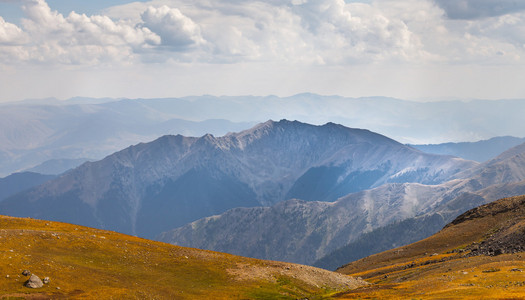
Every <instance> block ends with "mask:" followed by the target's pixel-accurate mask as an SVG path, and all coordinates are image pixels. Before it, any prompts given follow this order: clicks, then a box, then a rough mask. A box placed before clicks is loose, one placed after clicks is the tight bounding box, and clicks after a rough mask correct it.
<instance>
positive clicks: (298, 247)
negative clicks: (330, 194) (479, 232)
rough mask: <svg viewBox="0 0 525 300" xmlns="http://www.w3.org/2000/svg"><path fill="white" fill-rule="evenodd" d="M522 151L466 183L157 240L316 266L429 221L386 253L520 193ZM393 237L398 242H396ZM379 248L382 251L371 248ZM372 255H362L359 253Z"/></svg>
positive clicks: (369, 194) (263, 213)
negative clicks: (361, 240) (352, 245)
mask: <svg viewBox="0 0 525 300" xmlns="http://www.w3.org/2000/svg"><path fill="white" fill-rule="evenodd" d="M524 145H525V144H523V145H520V146H517V147H515V148H513V149H511V150H509V151H507V152H505V153H503V154H501V155H500V156H498V157H497V158H495V159H493V160H491V161H489V162H487V163H484V164H483V165H480V166H476V167H474V168H473V170H474V171H466V172H465V173H462V174H461V175H462V176H464V175H465V174H470V176H471V177H468V178H462V179H455V180H451V181H448V182H445V183H442V184H437V185H424V184H419V183H403V184H392V183H388V184H385V185H382V186H380V187H377V188H375V189H371V190H366V191H362V192H359V193H354V194H350V195H348V196H345V197H343V198H341V199H339V200H337V201H336V202H334V203H318V202H304V201H299V200H290V201H286V202H283V203H280V204H278V205H275V206H273V207H270V208H250V209H248V208H246V209H234V210H230V211H227V212H226V213H224V214H222V215H220V216H213V217H209V218H205V219H201V220H198V221H196V222H193V223H191V224H188V225H186V226H184V227H181V228H177V229H175V230H173V231H170V232H168V233H165V234H163V235H161V236H160V237H159V238H160V240H162V241H167V242H172V243H175V244H178V245H184V246H189V247H197V248H202V249H210V250H218V251H225V252H229V253H235V254H239V255H241V254H242V255H247V256H253V257H257V258H265V259H277V260H285V261H293V262H301V263H310V264H311V263H313V262H314V261H315V260H317V259H319V258H321V257H323V256H325V255H327V254H329V253H330V252H332V251H335V250H336V249H338V248H340V247H342V246H344V245H346V244H348V243H349V242H352V241H354V240H356V239H357V238H358V237H359V236H360V235H361V234H363V233H366V232H370V231H372V230H374V229H377V228H381V227H385V226H389V225H390V224H394V223H396V222H400V221H402V220H406V219H409V218H413V217H417V216H425V219H424V220H423V222H421V221H420V220H419V221H417V222H415V224H417V226H416V227H414V228H409V227H406V226H405V225H404V224H401V225H400V227H396V229H395V230H390V231H389V233H390V235H384V236H383V238H385V239H386V241H382V240H381V239H376V240H375V243H376V244H378V245H381V247H392V246H396V243H398V244H397V245H399V244H402V243H403V242H402V241H407V240H406V239H405V238H406V236H404V234H406V233H407V231H404V230H406V229H407V230H409V232H412V234H411V236H412V237H414V238H415V239H419V238H423V237H424V236H425V235H426V236H428V234H431V233H432V232H429V231H428V228H434V229H436V230H437V229H438V228H439V227H440V226H442V225H444V224H446V223H445V222H447V221H448V220H450V219H451V218H454V217H455V216H457V215H459V214H461V213H462V212H464V211H465V210H467V209H470V208H472V207H475V206H478V205H480V204H483V203H486V202H489V201H493V200H496V199H498V198H501V197H506V196H512V195H518V194H523V193H524V191H523V188H522V186H521V185H518V186H516V184H519V182H520V181H523V180H525V172H524V171H523V170H525V149H523V148H524ZM521 151H523V152H521ZM511 186H513V188H510V187H511ZM436 217H437V219H436ZM413 231H416V232H418V233H417V234H414V233H413ZM396 236H397V237H400V238H399V241H398V240H397V239H396ZM376 237H377V236H376ZM392 240H394V241H395V242H394V243H392ZM410 241H413V240H408V242H410ZM387 249H388V248H387ZM381 250H384V248H378V249H375V250H374V249H373V248H371V249H369V251H381ZM371 253H373V252H366V251H364V252H363V253H361V255H363V256H366V255H369V254H371Z"/></svg>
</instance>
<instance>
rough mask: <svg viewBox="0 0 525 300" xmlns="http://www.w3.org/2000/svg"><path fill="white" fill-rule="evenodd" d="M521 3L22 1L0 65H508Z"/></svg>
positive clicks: (524, 19)
mask: <svg viewBox="0 0 525 300" xmlns="http://www.w3.org/2000/svg"><path fill="white" fill-rule="evenodd" d="M0 1H1V0H0ZM494 3H498V5H499V6H498V5H495V4H494ZM524 6H525V4H523V5H522V4H519V3H518V2H517V1H507V0H504V1H489V0H472V1H470V0H454V1H446V0H402V1H392V0H374V1H345V0H287V1H278V0H267V1H258V0H249V1H245V0H217V1H209V0H196V1H191V2H189V1H187V0H151V1H148V2H133V3H130V4H127V5H123V6H118V7H114V8H110V9H107V10H106V11H105V12H104V13H102V14H101V15H94V16H86V15H83V14H78V13H75V12H71V13H70V14H69V15H67V16H65V15H62V14H60V13H58V12H56V11H54V10H52V9H51V8H50V7H49V6H48V4H47V3H46V2H45V0H23V10H24V13H25V15H26V18H24V19H23V20H22V22H21V26H20V27H18V26H16V25H14V24H10V23H7V22H5V21H4V20H3V19H0V46H1V45H4V46H3V47H2V48H1V49H0V52H2V53H1V57H4V58H5V59H4V60H5V61H15V62H16V61H30V62H31V61H40V62H43V63H46V62H47V63H62V64H88V65H90V64H98V63H101V62H106V63H115V62H117V63H149V62H166V61H192V62H202V63H241V62H242V63H246V62H257V63H260V62H263V63H264V62H272V63H285V64H297V65H298V64H305V65H330V66H339V65H351V64H369V63H374V64H376V63H383V62H394V63H400V62H401V63H412V64H420V63H435V62H439V63H458V62H461V61H469V62H472V61H487V60H492V61H505V62H509V61H519V60H520V59H521V57H523V55H524V54H525V53H523V52H524V49H523V46H522V45H523V44H524V43H525V40H524V36H525V35H524V32H525V25H524V24H525V16H524V15H523V13H519V12H517V11H519V10H521V9H523V7H524ZM510 12H513V13H512V14H510ZM469 14H470V15H469ZM480 16H492V17H491V18H480ZM452 18H453V19H455V20H451V19H452ZM7 44H9V47H7V46H5V45H7ZM6 57H7V58H6Z"/></svg>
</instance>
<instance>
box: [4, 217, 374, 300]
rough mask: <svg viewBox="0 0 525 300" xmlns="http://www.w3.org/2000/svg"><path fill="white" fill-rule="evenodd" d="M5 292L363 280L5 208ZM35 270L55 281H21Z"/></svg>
mask: <svg viewBox="0 0 525 300" xmlns="http://www.w3.org/2000/svg"><path fill="white" fill-rule="evenodd" d="M0 240H1V243H0V272H1V274H2V278H1V279H0V298H2V299H21V298H22V299H197V298H200V299H268V298H272V299H275V298H280V299H297V298H305V297H308V298H310V297H316V296H317V297H321V296H323V295H329V293H333V292H335V291H343V290H348V289H351V288H355V287H358V286H362V285H365V284H366V283H365V282H363V281H362V280H357V279H354V278H351V277H348V276H343V275H341V274H337V273H333V272H328V271H325V270H321V269H316V268H312V267H307V266H301V265H295V264H289V263H281V262H272V261H261V260H255V259H250V258H244V257H238V256H233V255H229V254H224V253H217V252H210V251H202V250H197V249H189V248H182V247H177V246H173V245H169V244H164V243H159V242H154V241H150V240H145V239H140V238H137V237H132V236H126V235H123V234H118V233H115V232H110V231H102V230H97V229H93V228H87V227H82V226H77V225H71V224H66V223H56V222H50V221H40V220H34V219H20V218H12V217H4V216H0ZM23 270H29V271H31V272H32V273H33V274H35V275H37V276H39V277H40V278H41V279H43V278H44V277H49V279H50V282H49V284H45V285H44V286H43V287H42V288H39V289H29V288H26V287H24V286H23V284H24V282H25V281H26V280H27V279H28V278H27V277H24V276H23V275H22V271H23Z"/></svg>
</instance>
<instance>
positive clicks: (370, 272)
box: [336, 196, 525, 299]
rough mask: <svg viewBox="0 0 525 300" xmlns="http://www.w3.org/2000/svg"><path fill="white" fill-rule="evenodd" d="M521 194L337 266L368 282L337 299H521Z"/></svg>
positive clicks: (524, 227)
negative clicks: (397, 245)
mask: <svg viewBox="0 0 525 300" xmlns="http://www.w3.org/2000/svg"><path fill="white" fill-rule="evenodd" d="M523 251H525V196H519V197H512V198H506V199H501V200H498V201H496V202H493V203H490V204H487V205H483V206H480V207H478V208H475V209H473V210H470V211H468V212H466V213H465V214H463V215H461V216H459V217H458V218H457V219H456V220H454V221H453V222H452V223H450V224H449V225H447V226H446V227H445V228H444V229H443V230H441V231H440V232H438V233H437V234H435V235H433V236H431V237H429V238H427V239H424V240H422V241H419V242H417V243H414V244H410V245H407V246H404V247H400V248H397V249H393V250H389V251H386V252H382V253H379V254H376V255H372V256H369V257H366V258H363V259H361V260H358V261H355V262H352V263H350V264H348V265H345V266H343V267H341V268H340V269H338V272H340V273H343V274H349V275H353V276H361V277H363V279H365V280H367V281H369V282H371V283H373V285H370V286H368V287H363V288H360V289H356V290H354V291H350V292H344V293H340V294H338V295H336V298H340V299H370V298H378V299H384V298H394V299H395V298H406V299H409V298H414V299H427V298H440V299H443V298H446V299H523V298H525V288H524V286H525V273H523V272H525V253H523Z"/></svg>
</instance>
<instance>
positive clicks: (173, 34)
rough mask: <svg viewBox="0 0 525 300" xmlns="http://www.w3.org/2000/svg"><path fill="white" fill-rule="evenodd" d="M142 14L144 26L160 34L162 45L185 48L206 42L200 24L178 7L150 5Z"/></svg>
mask: <svg viewBox="0 0 525 300" xmlns="http://www.w3.org/2000/svg"><path fill="white" fill-rule="evenodd" d="M141 16H142V20H143V22H144V28H148V29H150V30H151V31H153V32H154V33H156V34H157V35H159V36H160V38H161V41H162V45H166V46H170V47H173V48H175V49H185V48H187V47H189V46H192V45H200V44H204V42H205V41H204V39H203V38H202V36H201V32H200V28H199V26H198V25H197V24H195V22H193V21H192V20H191V19H190V18H188V17H187V16H185V15H183V14H182V13H181V11H180V10H178V9H177V8H170V7H168V6H166V5H163V6H161V7H159V8H155V7H152V6H150V7H148V8H147V10H146V11H145V12H143V13H142V15H141Z"/></svg>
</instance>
